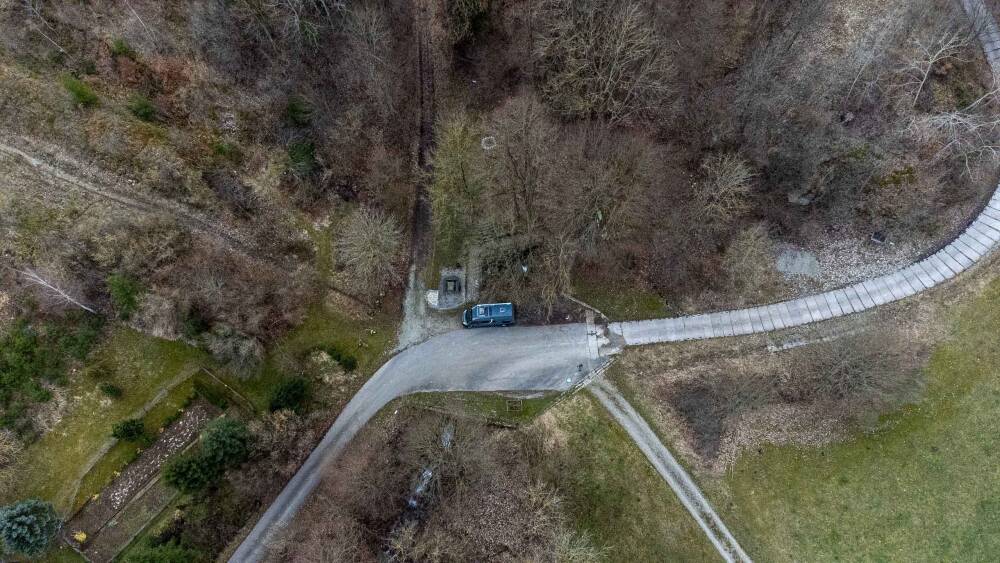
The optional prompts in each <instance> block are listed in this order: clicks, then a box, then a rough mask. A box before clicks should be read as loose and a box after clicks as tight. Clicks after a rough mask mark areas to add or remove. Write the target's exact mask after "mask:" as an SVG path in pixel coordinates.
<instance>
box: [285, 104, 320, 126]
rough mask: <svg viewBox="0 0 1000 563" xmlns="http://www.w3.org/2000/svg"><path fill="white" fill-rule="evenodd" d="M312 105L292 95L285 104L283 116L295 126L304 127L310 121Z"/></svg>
mask: <svg viewBox="0 0 1000 563" xmlns="http://www.w3.org/2000/svg"><path fill="white" fill-rule="evenodd" d="M312 114H313V110H312V106H310V105H309V103H308V102H306V101H305V100H303V99H302V98H297V97H293V98H291V99H289V100H288V105H286V106H285V118H286V119H288V121H289V122H290V123H291V124H292V125H294V126H296V127H305V126H307V125H309V124H310V123H312Z"/></svg>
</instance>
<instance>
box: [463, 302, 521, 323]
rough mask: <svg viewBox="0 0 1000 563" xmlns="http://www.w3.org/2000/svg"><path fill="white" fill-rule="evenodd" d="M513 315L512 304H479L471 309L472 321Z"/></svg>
mask: <svg viewBox="0 0 1000 563" xmlns="http://www.w3.org/2000/svg"><path fill="white" fill-rule="evenodd" d="M513 314H514V304H513V303H480V304H478V305H474V306H473V307H472V318H473V320H475V319H489V318H504V317H511V316H513Z"/></svg>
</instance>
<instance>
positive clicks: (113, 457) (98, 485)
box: [73, 378, 195, 511]
mask: <svg viewBox="0 0 1000 563" xmlns="http://www.w3.org/2000/svg"><path fill="white" fill-rule="evenodd" d="M194 393H195V390H194V378H191V379H188V380H186V381H184V382H183V383H181V384H179V385H177V386H176V387H174V388H173V389H171V390H170V391H169V392H168V393H167V396H166V397H164V398H163V400H161V401H160V402H159V403H157V404H156V406H154V407H153V408H152V409H150V411H149V412H148V413H146V416H144V417H143V418H142V421H143V423H145V427H146V431H147V432H149V433H150V434H152V435H153V436H155V435H156V434H157V433H159V430H160V428H163V427H165V426H167V425H168V424H170V423H171V422H173V421H174V419H176V418H177V416H178V414H179V413H180V410H181V409H183V408H184V407H186V406H187V405H188V403H190V401H191V399H192V397H193V396H194ZM142 447H143V445H142V444H141V443H138V442H122V441H119V442H118V443H117V444H115V445H114V446H113V447H112V448H111V449H110V450H108V453H106V454H104V456H103V457H101V459H100V461H98V462H97V463H96V464H95V465H94V467H93V468H92V469H91V470H90V471H88V472H87V474H86V475H85V476H84V478H83V481H81V483H80V490H79V491H78V492H77V494H76V499H75V500H74V504H73V510H74V511H75V510H79V509H80V508H81V507H82V506H83V505H84V504H85V503H86V502H87V500H88V499H89V498H90V497H92V496H93V495H95V494H97V493H100V492H101V490H102V489H104V487H106V486H107V485H108V484H109V483H111V481H112V480H114V478H115V472H116V471H121V470H123V469H124V468H125V466H127V465H128V464H129V463H131V462H132V461H133V460H135V458H136V457H137V456H138V455H139V452H140V449H141V448H142Z"/></svg>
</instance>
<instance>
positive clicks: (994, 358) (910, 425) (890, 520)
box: [710, 282, 1000, 561]
mask: <svg viewBox="0 0 1000 563" xmlns="http://www.w3.org/2000/svg"><path fill="white" fill-rule="evenodd" d="M998 340H1000V282H994V283H993V284H992V285H991V286H990V287H989V289H988V290H987V291H986V292H985V293H984V294H983V295H981V296H980V297H978V298H977V299H976V300H975V302H974V303H971V304H969V305H966V306H964V307H963V308H961V309H960V313H959V314H958V315H957V319H956V321H955V325H954V331H953V334H952V336H951V338H950V339H949V340H948V341H947V342H945V343H943V344H941V345H939V346H938V348H937V349H936V350H935V352H934V354H933V356H932V358H931V361H930V363H929V365H928V367H927V375H928V388H927V394H926V397H925V398H924V399H923V400H922V401H920V402H919V403H917V404H915V405H911V406H908V407H905V408H903V409H902V410H900V411H899V412H897V413H895V414H892V415H890V416H887V417H884V418H883V420H881V421H880V422H881V424H880V426H879V430H878V431H875V432H872V433H868V434H861V435H857V436H854V437H853V438H852V439H851V440H850V441H847V442H844V443H840V444H835V445H831V446H827V447H822V448H805V447H767V448H764V449H763V450H762V453H761V454H760V455H753V454H751V455H746V456H744V457H743V459H741V460H740V461H739V462H738V463H737V465H736V467H735V469H734V470H733V471H732V472H731V473H729V474H728V475H727V476H726V478H725V479H724V480H723V482H722V483H719V484H718V485H719V486H718V487H717V490H715V491H712V494H711V495H710V496H713V497H715V504H716V508H717V509H718V510H720V512H721V513H722V516H723V519H725V520H727V522H728V524H729V525H730V527H731V528H732V529H733V531H734V533H735V534H736V537H737V538H738V539H739V540H740V541H741V542H742V544H743V546H744V548H745V549H747V551H748V553H749V554H750V555H751V556H752V557H754V558H755V559H757V560H760V561H793V560H794V561H831V560H845V561H860V560H865V561H988V560H993V559H995V558H996V554H997V553H1000V448H998V447H997V436H998V435H1000V419H998V417H997V413H1000V378H998V377H997V374H998V373H1000V346H997V342H998Z"/></svg>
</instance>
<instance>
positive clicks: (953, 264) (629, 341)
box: [230, 0, 1000, 563]
mask: <svg viewBox="0 0 1000 563" xmlns="http://www.w3.org/2000/svg"><path fill="white" fill-rule="evenodd" d="M962 3H963V6H964V7H965V9H966V11H967V13H968V14H969V16H970V19H972V20H973V21H974V22H976V26H977V29H978V30H979V36H980V40H981V41H982V43H983V48H984V51H985V52H986V56H987V59H988V60H989V63H990V66H991V68H992V69H993V72H994V74H995V75H996V76H1000V29H998V27H997V24H996V22H995V20H994V19H993V17H992V15H991V14H990V12H989V11H987V9H986V8H985V7H984V5H983V2H982V0H962ZM997 246H1000V186H998V189H997V190H996V191H995V192H994V194H993V196H992V198H991V199H990V201H989V202H988V203H987V205H986V206H985V208H984V210H983V211H982V213H980V215H979V216H977V217H976V219H975V220H974V221H973V222H972V224H971V225H970V226H969V227H968V228H967V229H966V230H965V231H964V232H963V233H962V234H961V235H960V236H959V237H958V238H957V239H955V240H954V241H953V242H952V243H951V244H949V245H947V246H946V247H944V248H943V249H941V250H940V251H938V252H936V253H935V254H933V255H932V256H930V257H929V258H927V259H925V260H922V261H920V262H918V263H916V264H912V265H910V266H908V267H906V268H902V269H900V270H898V271H896V272H894V273H892V274H888V275H885V276H881V277H879V278H875V279H873V280H868V281H865V282H861V283H858V284H854V285H852V286H849V287H845V288H841V289H837V290H834V291H829V292H825V293H820V294H817V295H811V296H807V297H803V298H800V299H793V300H791V301H786V302H783V303H777V304H773V305H766V306H761V307H753V308H749V309H739V310H735V311H722V312H718V313H711V314H703V315H693V316H689V317H682V318H673V319H658V320H653V321H636V322H620V323H612V324H611V325H609V327H608V334H609V337H610V340H611V343H610V344H609V343H608V342H607V341H604V342H602V341H601V337H600V335H597V334H595V331H594V330H593V329H592V328H591V329H589V330H588V326H590V327H592V326H593V325H589V324H588V325H583V324H574V325H563V326H552V327H530V328H508V329H489V330H478V331H456V332H451V333H448V334H444V335H442V336H438V337H435V338H432V339H430V340H428V341H426V342H424V343H423V344H420V345H418V346H414V347H411V348H409V349H407V350H405V351H403V352H402V353H400V354H399V355H397V356H395V357H394V358H392V359H391V360H389V362H387V363H386V364H385V365H384V366H382V367H381V368H380V369H379V370H378V371H377V372H376V373H375V375H374V376H373V377H372V379H371V380H370V381H369V382H368V383H366V384H365V385H364V386H363V387H362V388H361V390H360V391H359V392H358V394H357V395H355V397H354V398H353V399H352V400H351V402H350V403H348V405H347V407H346V408H345V409H344V411H343V412H342V413H341V414H340V416H339V417H338V418H337V420H336V422H334V424H333V426H332V427H331V428H330V430H329V432H327V435H326V436H325V437H324V438H323V441H322V442H320V444H319V446H318V447H317V448H316V450H315V451H313V453H312V454H311V455H310V456H309V458H308V459H307V460H306V462H305V464H303V466H302V467H301V468H300V469H299V472H298V473H296V474H295V476H294V477H293V478H292V480H291V481H290V482H289V483H288V485H287V486H286V487H285V489H284V490H283V491H282V492H281V494H280V495H279V496H278V498H277V499H275V501H274V503H273V504H272V505H271V507H270V508H269V509H268V510H267V512H265V514H264V516H263V517H262V518H261V520H260V521H259V522H258V523H257V525H256V526H255V527H254V529H253V530H252V531H251V533H250V535H249V536H248V537H247V538H246V540H244V542H243V544H242V545H240V547H239V548H238V549H237V551H236V552H235V553H234V554H233V556H232V558H231V559H230V561H231V562H240V563H242V562H246V561H258V560H260V559H261V558H262V557H263V556H264V555H265V553H266V551H265V550H266V546H267V543H268V540H269V539H270V538H271V537H272V536H273V535H274V533H276V532H277V531H278V530H280V528H281V527H282V526H283V525H284V524H286V523H287V522H288V521H289V520H290V519H291V518H292V517H293V516H294V515H295V513H296V512H297V511H298V509H299V507H301V505H302V504H303V503H304V502H305V499H306V497H307V496H308V495H309V493H310V492H311V491H312V490H313V489H314V488H315V487H316V484H317V483H318V482H319V479H320V476H321V473H322V468H323V467H325V466H327V465H328V464H329V463H330V462H331V461H332V460H333V459H335V458H336V456H337V455H338V454H339V453H340V451H341V450H342V449H343V448H344V446H345V445H346V444H347V443H348V442H349V441H350V439H351V438H352V437H353V436H354V435H355V434H356V433H357V432H358V430H359V429H360V428H361V427H362V426H364V424H365V423H366V422H367V421H368V420H369V419H371V417H372V416H374V415H375V413H377V412H378V410H379V409H381V408H382V407H383V406H385V405H386V404H387V403H389V402H390V401H391V400H392V399H394V398H396V397H400V396H403V395H406V394H409V393H415V392H421V391H512V390H556V391H563V390H567V389H569V388H571V387H573V386H574V385H576V384H577V383H580V382H582V381H583V380H585V379H586V376H587V374H588V373H589V372H591V371H592V370H594V369H596V368H598V367H601V366H602V365H603V362H604V360H602V357H603V356H604V355H606V354H608V353H614V352H615V351H616V348H615V346H616V345H618V346H622V345H628V346H631V345H641V344H649V343H654V342H672V341H679V340H693V339H706V338H719V337H726V336H737V335H743V334H752V333H760V332H767V331H773V330H778V329H782V328H789V327H793V326H800V325H805V324H809V323H813V322H818V321H822V320H825V319H830V318H834V317H840V316H846V315H850V314H853V313H857V312H860V311H865V310H868V309H872V308H874V307H877V306H879V305H883V304H885V303H890V302H893V301H897V300H900V299H904V298H906V297H908V296H911V295H914V294H916V293H919V292H921V291H924V290H927V289H930V288H932V287H935V286H937V285H939V284H942V283H944V282H946V281H948V280H950V279H952V278H954V277H956V276H958V275H959V274H960V273H962V272H963V271H965V270H967V269H968V268H970V267H972V266H973V265H975V264H976V263H977V262H978V261H980V260H981V259H982V258H984V257H985V256H986V255H987V254H989V253H990V252H992V251H993V250H994V249H995V248H996V247H997ZM594 394H595V395H596V396H597V397H598V399H599V400H601V402H602V403H603V404H604V405H605V407H607V408H608V410H609V411H610V412H611V414H612V416H614V417H615V418H616V420H618V422H619V423H620V424H622V426H623V427H624V428H625V429H626V431H628V432H629V434H630V435H631V436H632V437H633V439H634V440H635V441H636V443H637V444H638V446H639V448H640V449H642V451H643V453H644V454H645V455H646V457H647V458H648V459H649V460H650V462H651V463H652V464H653V466H654V467H655V468H656V469H657V471H658V472H660V474H661V475H662V476H663V478H664V479H665V480H667V482H668V483H669V484H670V486H671V487H672V488H673V489H674V490H675V491H676V492H677V494H678V496H679V497H680V499H681V502H682V503H684V505H685V507H687V508H688V510H689V511H690V512H691V514H692V515H693V516H694V517H695V519H696V520H697V521H698V523H699V525H701V526H702V528H703V529H704V530H705V532H706V534H707V535H708V537H709V539H710V540H711V541H712V543H713V545H715V547H716V548H717V549H718V550H719V553H720V554H721V555H722V556H723V558H725V559H726V560H727V561H732V560H740V561H748V560H749V558H748V557H747V554H746V553H745V552H743V550H742V548H740V546H739V544H738V543H737V542H736V540H735V538H733V536H732V534H731V533H730V532H729V530H728V529H726V527H725V525H724V524H723V523H722V521H721V520H719V517H718V515H717V514H716V513H715V512H714V511H713V510H712V509H711V506H709V505H708V503H707V501H706V500H705V499H704V497H703V496H702V495H701V493H700V492H699V491H698V489H697V486H696V485H695V484H694V482H693V481H691V479H690V477H688V475H687V473H685V472H684V471H683V469H682V468H681V467H680V466H679V465H678V464H677V463H676V461H675V460H674V459H673V457H672V456H671V455H670V453H669V451H668V450H667V449H666V448H665V447H664V446H663V444H662V443H660V442H659V440H658V439H657V438H656V436H655V434H654V433H653V432H652V430H651V429H650V428H649V426H648V425H647V424H646V423H645V421H643V420H642V418H641V416H639V415H638V413H636V412H635V410H634V409H632V407H631V406H629V405H628V403H627V402H626V401H625V400H624V399H623V398H621V396H620V394H617V392H616V391H615V390H614V389H613V388H612V387H609V386H608V385H607V384H606V382H598V385H596V386H595V388H594Z"/></svg>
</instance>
